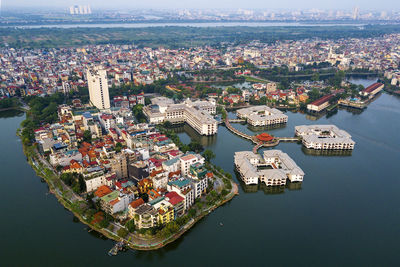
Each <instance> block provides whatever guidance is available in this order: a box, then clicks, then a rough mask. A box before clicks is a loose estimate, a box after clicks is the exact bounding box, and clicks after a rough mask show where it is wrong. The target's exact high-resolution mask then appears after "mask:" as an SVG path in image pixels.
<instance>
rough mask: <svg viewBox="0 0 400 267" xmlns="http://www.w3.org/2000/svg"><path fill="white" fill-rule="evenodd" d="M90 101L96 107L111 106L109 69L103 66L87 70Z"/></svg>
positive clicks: (101, 108)
mask: <svg viewBox="0 0 400 267" xmlns="http://www.w3.org/2000/svg"><path fill="white" fill-rule="evenodd" d="M86 74H87V80H88V87H89V96H90V102H91V103H92V105H93V106H95V107H96V108H98V109H100V110H103V109H109V108H110V96H109V94H108V83H107V71H106V70H104V69H102V68H101V67H92V68H89V69H88V70H87V73H86Z"/></svg>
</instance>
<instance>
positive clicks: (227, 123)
mask: <svg viewBox="0 0 400 267" xmlns="http://www.w3.org/2000/svg"><path fill="white" fill-rule="evenodd" d="M231 122H232V123H234V122H245V120H242V119H229V118H228V117H227V118H225V126H226V128H228V130H230V131H231V132H232V133H234V134H236V135H238V136H240V137H242V138H244V139H247V140H250V141H252V142H253V143H254V144H255V146H254V148H253V152H254V153H257V151H258V150H259V149H260V148H261V147H275V146H277V145H279V143H280V142H281V141H282V142H295V143H297V142H300V141H301V137H273V138H272V139H271V140H268V141H263V140H260V139H259V138H258V136H254V135H248V134H245V133H243V132H241V131H239V130H238V129H236V128H235V127H233V126H232V125H231ZM266 135H268V134H266Z"/></svg>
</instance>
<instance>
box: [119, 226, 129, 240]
mask: <svg viewBox="0 0 400 267" xmlns="http://www.w3.org/2000/svg"><path fill="white" fill-rule="evenodd" d="M128 233H129V232H128V230H126V229H125V228H124V227H121V228H119V229H118V231H117V235H118V236H119V237H122V238H124V237H125V236H127V235H128Z"/></svg>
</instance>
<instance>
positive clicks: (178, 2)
mask: <svg viewBox="0 0 400 267" xmlns="http://www.w3.org/2000/svg"><path fill="white" fill-rule="evenodd" d="M0 2H2V6H3V7H13V6H19V7H46V6H48V7H60V8H61V7H64V8H67V7H68V6H70V5H74V4H90V5H91V7H92V9H96V8H113V9H124V8H135V7H137V8H248V9H257V8H260V9H261V8H262V9H268V8H270V9H277V8H284V9H305V8H307V9H308V8H319V9H350V8H354V7H355V6H359V7H360V9H361V10H362V9H364V10H365V9H377V10H399V9H400V0H379V1H372V0H278V1H277V0H146V1H143V0H108V1H104V0H30V1H27V0H0Z"/></svg>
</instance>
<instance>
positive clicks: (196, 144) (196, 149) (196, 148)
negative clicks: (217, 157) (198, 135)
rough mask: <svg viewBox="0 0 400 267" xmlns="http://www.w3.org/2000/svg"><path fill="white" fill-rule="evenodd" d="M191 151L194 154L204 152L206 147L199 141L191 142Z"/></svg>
mask: <svg viewBox="0 0 400 267" xmlns="http://www.w3.org/2000/svg"><path fill="white" fill-rule="evenodd" d="M189 149H190V150H191V151H193V152H196V153H200V152H201V151H203V150H204V147H203V146H202V145H201V144H200V143H199V142H198V141H191V142H190V144H189Z"/></svg>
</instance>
